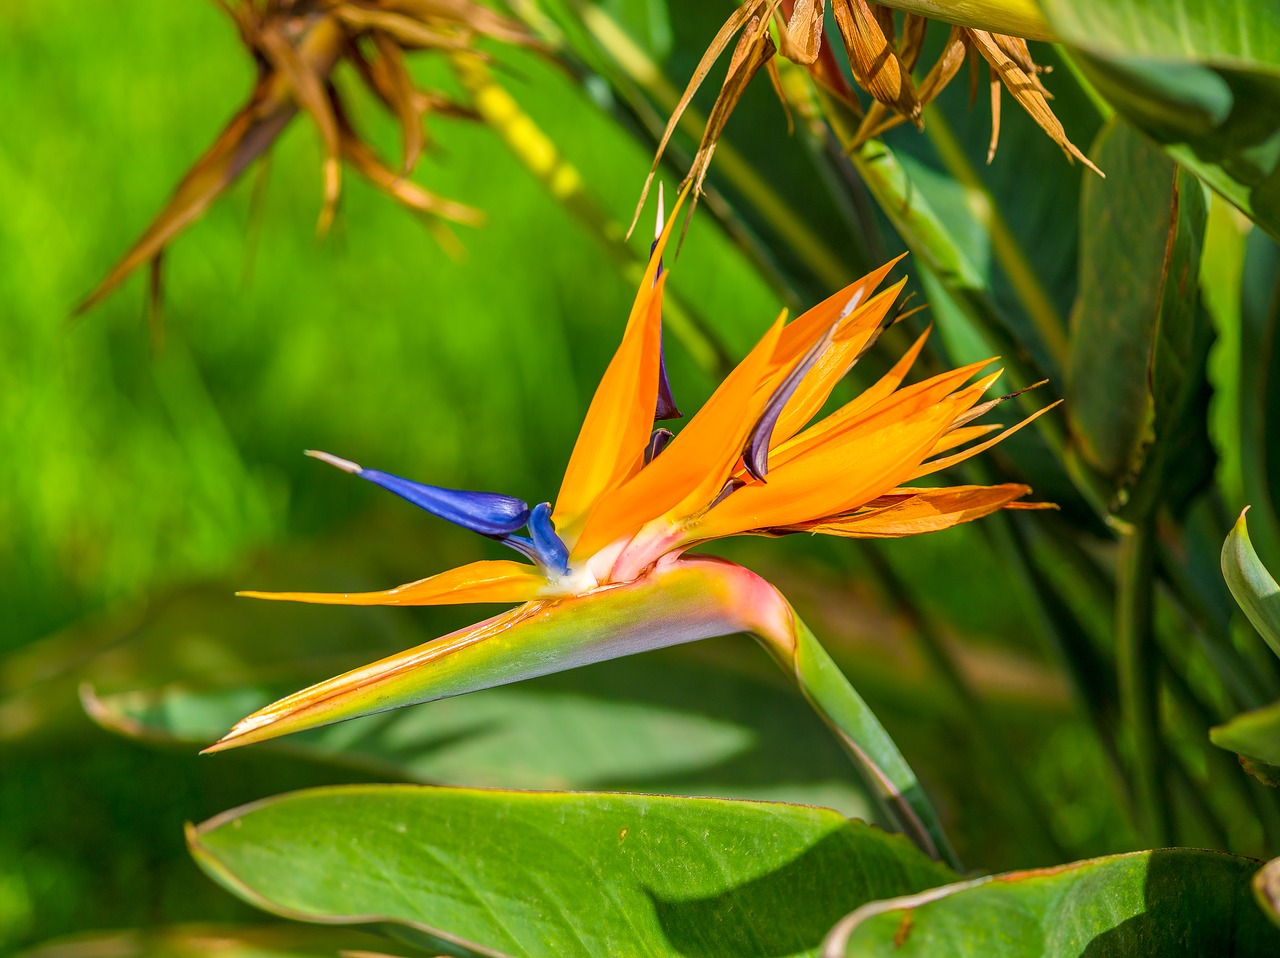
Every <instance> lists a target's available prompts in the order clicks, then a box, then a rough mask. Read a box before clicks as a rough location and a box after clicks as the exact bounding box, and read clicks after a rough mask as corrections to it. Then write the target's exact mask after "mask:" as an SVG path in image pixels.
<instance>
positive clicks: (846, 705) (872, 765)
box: [757, 614, 962, 871]
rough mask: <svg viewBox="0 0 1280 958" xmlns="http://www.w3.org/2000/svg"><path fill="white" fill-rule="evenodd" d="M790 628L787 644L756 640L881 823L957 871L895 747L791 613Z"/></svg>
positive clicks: (952, 852) (924, 797) (943, 836)
mask: <svg viewBox="0 0 1280 958" xmlns="http://www.w3.org/2000/svg"><path fill="white" fill-rule="evenodd" d="M793 623H794V625H793V627H794V634H793V637H792V638H793V641H792V642H781V641H779V640H778V637H775V636H771V635H764V634H759V633H758V634H757V638H759V640H760V642H761V644H763V645H764V646H765V648H766V649H767V650H768V651H769V653H770V655H772V656H773V657H774V659H775V660H777V662H778V664H779V665H781V666H782V668H783V670H784V671H786V672H787V673H788V674H789V675H790V676H791V678H792V679H793V680H794V681H795V683H796V685H797V686H799V688H800V691H801V692H802V693H803V694H804V697H805V698H806V699H808V700H809V703H810V704H811V705H812V706H813V707H814V709H816V710H817V712H818V714H819V715H821V716H822V718H823V720H824V721H825V722H826V723H827V725H828V726H829V727H830V728H831V730H832V731H833V732H835V734H836V737H837V738H839V740H840V742H841V743H842V744H843V745H844V747H845V748H846V749H847V750H848V752H849V753H850V755H851V756H852V757H853V759H854V763H855V764H856V765H857V767H858V769H859V771H860V773H861V774H862V777H863V779H864V780H865V782H866V784H867V788H868V790H869V791H870V793H871V794H872V795H873V796H875V798H876V800H877V801H878V802H879V804H880V806H881V809H882V810H883V813H884V815H885V817H886V818H887V820H888V821H890V822H893V823H894V824H895V825H896V826H897V828H898V830H899V831H901V832H903V833H904V834H905V835H906V836H907V837H908V838H910V839H911V840H912V841H913V842H915V844H916V845H917V846H918V847H919V848H920V849H921V850H922V851H924V852H925V853H926V854H928V855H930V856H931V857H933V858H935V859H937V860H939V861H942V862H945V863H946V864H947V865H949V866H951V867H952V868H954V869H956V870H957V871H961V870H962V866H961V864H960V860H959V858H957V857H956V853H955V850H954V849H953V848H952V847H951V843H950V841H948V839H947V836H946V833H945V832H944V831H943V830H942V823H941V822H940V821H939V820H938V815H937V812H936V811H934V808H933V805H932V804H931V803H930V801H929V798H928V796H927V795H925V792H924V788H923V787H922V786H921V784H920V782H919V780H918V779H917V778H916V776H915V773H914V772H913V771H912V770H911V767H910V766H909V765H908V764H907V761H906V759H905V758H903V757H902V753H901V752H900V751H898V746H897V745H895V744H894V742H893V739H891V738H890V737H889V733H888V732H886V731H885V728H884V726H883V725H881V724H880V720H879V719H877V718H876V717H875V714H874V713H873V712H872V711H871V709H870V708H869V707H868V706H867V703H866V702H864V701H863V700H862V696H860V695H859V694H858V693H857V692H856V691H854V688H853V686H852V685H850V684H849V680H848V679H846V678H845V676H844V673H842V672H841V671H840V668H839V667H838V666H837V665H836V664H835V662H833V661H832V659H831V656H830V655H828V654H827V651H826V649H824V648H823V647H822V645H821V644H820V643H819V642H818V640H817V638H815V637H814V634H813V633H812V632H810V631H809V628H808V626H806V625H805V624H804V623H803V622H802V621H800V618H799V617H798V616H794V614H793Z"/></svg>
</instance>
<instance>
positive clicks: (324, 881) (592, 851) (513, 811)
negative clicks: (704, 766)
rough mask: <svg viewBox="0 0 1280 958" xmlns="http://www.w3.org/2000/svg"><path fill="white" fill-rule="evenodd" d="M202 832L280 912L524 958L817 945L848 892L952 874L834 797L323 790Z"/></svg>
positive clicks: (219, 856) (223, 872)
mask: <svg viewBox="0 0 1280 958" xmlns="http://www.w3.org/2000/svg"><path fill="white" fill-rule="evenodd" d="M189 841H190V845H191V849H192V852H193V854H194V855H195V857H196V860H197V862H199V864H200V865H201V866H202V867H203V868H204V869H205V871H207V872H208V873H209V874H210V875H211V876H212V877H213V878H214V879H216V880H217V881H219V882H221V883H222V884H223V885H224V886H225V887H227V888H228V889H229V890H231V891H232V892H234V893H235V894H237V895H239V896H240V897H242V898H244V899H245V900H247V901H249V902H251V903H252V904H254V905H257V906H258V907H260V908H264V909H266V910H268V911H271V912H273V913H275V914H278V915H283V916H286V917H290V918H299V919H304V920H308V921H323V922H328V923H349V924H361V925H367V924H378V923H391V924H394V925H396V926H399V930H401V931H408V932H414V933H416V936H417V940H420V941H422V942H424V943H428V942H429V943H433V944H436V945H437V946H439V947H448V948H449V949H450V951H451V953H456V952H458V951H463V952H466V951H467V950H468V949H469V950H470V951H472V952H475V953H479V954H483V955H511V956H523V958H541V956H547V958H552V956H554V958H575V956H582V958H599V956H601V955H624V954H626V955H645V956H654V958H656V956H663V955H673V956H674V955H683V956H691V955H708V956H709V955H725V956H728V955H733V956H737V958H749V956H766V955H768V956H776V958H781V956H787V955H815V954H816V953H817V948H818V946H819V944H820V942H821V940H822V937H823V935H824V934H826V931H827V929H828V928H830V926H831V924H832V923H833V922H835V921H836V920H837V919H838V918H839V917H840V916H841V915H842V914H845V913H846V912H847V911H848V910H849V909H850V908H853V907H857V906H858V905H860V904H863V903H865V902H868V901H873V900H875V899H877V898H882V897H885V896H887V895H900V894H907V893H910V892H913V891H920V890H922V889H924V888H928V887H931V886H933V885H935V884H937V883H938V882H942V881H947V880H948V878H949V877H950V876H953V875H954V873H952V872H950V871H948V870H947V869H946V868H944V867H942V866H941V865H938V864H936V863H934V862H932V861H930V860H929V859H927V858H926V857H925V856H924V855H922V854H921V853H919V852H918V851H916V850H915V849H914V848H913V847H912V846H911V845H910V843H909V842H908V841H907V840H906V839H904V838H902V837H900V836H891V835H887V834H885V833H883V832H881V831H879V830H878V829H875V828H872V827H870V826H867V825H864V824H862V823H860V822H856V821H849V820H846V819H845V818H843V817H842V816H841V815H839V814H837V813H836V812H833V811H830V810H828V809H821V808H807V807H804V806H798V805H780V804H770V803H762V802H729V801H723V800H718V799H688V798H670V797H664V796H649V795H623V794H590V793H554V792H541V793H538V792H502V791H477V790H472V789H447V788H432V787H424V786H407V785H406V786H353V787H344V788H329V789H314V790H310V791H304V792H295V793H294V794H292V795H285V796H281V797H278V798H274V799H269V800H267V801H265V802H260V803H257V804H254V805H250V806H246V807H245V808H241V809H237V810H235V811H233V812H229V813H227V814H225V815H221V816H219V817H217V818H215V819H212V820H211V821H209V822H206V823H205V824H203V825H201V826H199V827H198V828H192V829H191V830H190V833H189Z"/></svg>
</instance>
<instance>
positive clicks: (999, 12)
mask: <svg viewBox="0 0 1280 958" xmlns="http://www.w3.org/2000/svg"><path fill="white" fill-rule="evenodd" d="M879 2H880V3H881V4H882V5H884V6H886V7H889V8H890V9H891V10H903V11H905V12H907V13H918V14H921V15H922V16H926V17H931V18H932V19H935V20H942V21H944V22H946V23H958V24H960V25H961V26H962V27H976V28H977V29H979V30H989V31H990V32H992V33H1005V34H1008V35H1010V36H1015V37H1026V38H1027V39H1028V40H1052V39H1054V35H1053V28H1052V27H1051V26H1049V21H1048V20H1047V19H1046V18H1045V15H1044V12H1043V11H1042V10H1041V9H1040V5H1039V4H1038V3H1036V0H879Z"/></svg>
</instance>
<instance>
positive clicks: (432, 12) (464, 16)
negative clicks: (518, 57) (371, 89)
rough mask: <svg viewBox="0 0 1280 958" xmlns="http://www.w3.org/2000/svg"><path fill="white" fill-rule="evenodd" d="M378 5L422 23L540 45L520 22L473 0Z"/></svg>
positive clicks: (400, 0)
mask: <svg viewBox="0 0 1280 958" xmlns="http://www.w3.org/2000/svg"><path fill="white" fill-rule="evenodd" d="M376 5H377V6H380V7H385V8H387V9H389V10H392V11H396V12H399V13H403V14H405V15H406V16H409V17H413V18H416V19H419V20H422V21H423V22H431V21H435V22H437V23H445V24H448V23H453V24H459V25H462V26H465V27H466V28H467V29H468V30H473V31H475V32H476V33H478V34H481V35H483V36H486V37H489V38H491V39H493V40H499V41H501V42H502V43H508V44H512V45H515V46H536V45H537V41H536V40H534V38H533V37H532V36H531V35H530V33H529V31H528V30H526V29H525V28H524V26H522V25H521V24H520V23H519V22H517V21H515V20H512V19H511V18H510V17H504V16H503V15H502V14H500V13H498V12H497V11H496V10H493V9H491V8H489V7H486V6H484V5H483V4H480V3H475V2H473V0H380V2H378V3H377V4H376Z"/></svg>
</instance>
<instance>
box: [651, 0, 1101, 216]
mask: <svg viewBox="0 0 1280 958" xmlns="http://www.w3.org/2000/svg"><path fill="white" fill-rule="evenodd" d="M831 6H832V11H833V13H834V15H835V21H836V26H837V27H838V29H839V35H840V39H841V41H842V42H843V46H844V48H845V52H846V53H847V55H848V61H849V67H850V71H851V73H852V78H853V81H854V83H856V85H857V86H858V87H860V88H861V89H862V90H864V91H865V92H866V93H868V94H870V96H871V103H870V105H869V106H868V107H867V108H866V111H865V113H864V111H863V108H862V105H861V104H860V103H859V102H858V100H857V98H856V96H855V95H854V93H853V87H852V86H851V85H850V84H849V82H848V81H847V80H846V79H845V76H844V74H843V72H842V71H841V68H840V66H839V64H838V61H837V60H836V58H835V57H834V56H833V55H832V48H831V46H830V44H824V43H823V39H824V27H823V15H824V12H825V8H826V2H825V0H772V2H767V0H748V2H746V3H743V4H742V5H741V6H739V7H738V9H737V10H735V11H734V12H733V14H732V15H731V16H730V17H729V19H728V20H726V21H725V23H724V26H722V27H721V28H720V30H719V32H718V33H717V34H716V36H715V39H714V40H712V42H711V44H710V46H708V47H707V50H706V52H705V53H704V54H703V57H702V60H701V61H700V62H699V63H698V67H697V69H696V70H695V71H694V74H693V78H692V79H691V80H690V82H689V85H688V87H687V88H686V89H685V91H684V95H683V96H682V97H681V98H680V101H679V103H678V104H677V105H676V108H675V110H674V111H673V112H672V115H671V119H670V121H669V122H668V124H667V128H666V130H665V132H664V133H663V136H662V139H661V141H660V142H659V144H658V150H657V154H656V156H655V157H654V161H653V167H652V168H651V169H650V171H649V177H648V179H647V180H646V181H645V186H644V189H643V191H642V193H641V197H640V203H639V204H638V205H637V207H636V218H637V219H638V218H639V215H640V210H641V209H642V208H643V206H644V201H645V197H646V196H647V195H648V191H649V185H650V183H651V182H652V180H653V176H654V173H655V172H656V171H657V168H658V163H659V162H660V161H661V159H662V155H663V153H664V152H665V151H666V148H667V144H668V143H669V142H670V139H671V135H672V133H673V132H674V131H675V128H676V125H677V123H678V122H679V120H680V117H681V116H682V115H683V114H684V112H685V110H687V109H688V107H689V103H690V102H691V101H692V99H693V96H694V94H695V93H696V92H697V91H698V89H699V88H700V87H701V86H702V84H703V82H704V81H705V80H706V78H707V75H708V74H709V73H710V71H711V69H712V67H713V66H714V65H715V62H716V61H717V60H718V59H719V58H720V56H721V54H722V53H723V52H724V51H725V50H726V49H728V47H729V43H730V41H731V40H732V39H733V37H734V36H735V35H739V40H738V43H737V44H736V46H735V47H734V54H733V58H732V61H731V63H730V67H729V70H728V73H727V76H726V78H725V81H724V85H723V86H722V87H721V90H720V95H719V97H718V98H717V99H716V102H715V104H714V106H713V107H712V109H711V114H710V118H709V119H708V122H707V126H706V129H705V131H704V132H703V136H702V140H701V142H700V143H699V145H698V151H697V154H696V155H695V157H694V161H693V165H692V166H691V168H690V170H689V173H688V175H687V177H686V179H685V182H686V183H693V184H694V199H695V202H696V199H697V195H698V194H699V193H700V192H701V189H702V184H703V182H704V181H705V179H706V175H707V167H708V164H709V163H710V161H711V156H712V154H713V153H714V152H715V146H716V141H717V140H718V139H719V137H720V136H721V135H722V133H723V132H724V128H725V125H726V123H727V121H728V118H729V114H730V113H732V111H733V109H734V107H735V106H737V104H738V102H739V101H740V100H741V98H742V94H743V90H744V87H745V85H746V83H747V82H748V81H750V79H751V78H752V77H753V76H754V75H755V73H756V72H757V71H758V70H759V68H760V67H761V66H763V65H765V64H766V63H768V62H769V60H770V57H772V55H773V53H774V45H773V43H772V42H768V34H767V33H765V32H764V30H763V28H764V26H767V23H768V21H769V20H770V19H772V20H773V22H774V29H775V31H776V34H777V52H779V53H781V54H782V56H784V57H786V58H787V59H788V60H791V61H792V62H793V63H796V64H798V65H800V66H802V67H804V68H805V70H807V71H808V73H809V75H810V76H811V77H812V78H813V80H814V82H815V83H817V84H819V85H820V86H821V87H823V89H825V90H827V91H829V92H830V93H832V94H833V95H834V96H836V97H837V98H838V99H839V100H840V101H841V102H842V103H844V104H845V105H846V106H847V107H849V108H850V109H851V110H852V111H854V113H855V114H856V115H859V116H861V117H862V120H861V123H860V124H859V126H858V130H857V132H856V133H855V134H854V137H853V140H852V142H850V143H848V144H846V146H847V147H848V148H849V149H851V150H853V149H857V148H858V147H859V146H861V145H862V144H863V143H865V142H866V141H867V140H869V139H872V138H873V137H877V136H880V135H881V134H883V133H884V132H886V131H887V130H890V129H892V128H893V127H895V126H897V125H899V124H901V123H904V122H910V123H913V124H915V125H916V126H918V127H921V126H923V125H924V118H923V111H924V108H925V107H926V106H928V105H929V104H930V103H931V102H933V100H935V99H936V98H937V97H938V95H939V94H940V93H941V92H942V91H943V90H944V89H945V88H946V86H947V84H949V83H950V82H951V81H952V80H953V79H954V78H955V76H956V74H957V73H959V72H960V67H961V66H963V65H964V61H965V58H966V56H968V57H969V58H970V61H971V63H972V65H973V69H974V72H973V80H972V83H973V85H972V88H971V91H970V102H971V105H972V102H973V101H974V100H976V98H977V91H978V85H979V83H980V82H981V81H980V79H979V76H978V72H977V71H978V64H979V63H980V62H981V60H985V61H986V62H987V64H988V66H989V68H990V71H991V108H992V133H991V148H990V155H989V157H988V159H990V157H991V156H994V154H995V149H996V144H997V143H998V141H999V136H1000V99H1001V95H1000V94H1001V89H1000V88H1001V87H1004V89H1006V90H1007V91H1008V92H1009V94H1010V95H1011V96H1012V97H1013V98H1014V100H1016V101H1017V103H1018V105H1019V106H1021V107H1022V108H1023V109H1024V110H1026V111H1027V113H1028V114H1029V115H1030V116H1031V118H1032V119H1033V120H1035V121H1036V123H1037V124H1039V126H1040V127H1041V129H1043V130H1044V131H1045V132H1046V133H1047V134H1048V135H1049V136H1050V137H1051V138H1052V139H1053V141H1054V142H1055V143H1057V144H1058V145H1059V146H1060V147H1062V149H1063V150H1064V151H1065V152H1066V153H1067V155H1068V156H1069V157H1071V158H1074V159H1077V160H1079V161H1080V162H1081V163H1083V164H1084V165H1085V166H1087V167H1088V168H1089V169H1091V170H1093V171H1094V172H1095V173H1098V174H1099V175H1101V171H1099V170H1098V169H1097V167H1095V166H1094V165H1093V164H1092V163H1091V162H1090V161H1089V159H1088V158H1087V157H1086V156H1085V155H1084V154H1083V153H1082V152H1081V151H1080V150H1079V149H1077V148H1076V146H1075V145H1074V144H1073V143H1072V142H1071V140H1070V139H1069V138H1068V137H1067V135H1066V131H1065V130H1064V129H1063V126H1062V124H1061V122H1059V120H1058V118H1057V117H1056V116H1055V115H1054V113H1053V110H1052V109H1050V107H1049V102H1048V101H1049V100H1050V99H1052V96H1051V95H1050V93H1049V91H1048V90H1047V89H1046V88H1045V86H1044V84H1043V83H1042V82H1041V80H1040V75H1041V74H1043V73H1046V72H1048V68H1046V67H1043V66H1041V65H1039V64H1037V63H1036V62H1035V60H1034V59H1033V58H1032V55H1031V50H1030V48H1029V47H1028V46H1027V42H1026V40H1024V39H1023V38H1021V37H1014V36H1005V35H1002V34H994V33H989V32H986V31H983V30H977V29H973V28H971V27H965V26H959V25H950V33H949V34H948V36H947V40H946V43H945V44H944V45H943V48H942V52H941V54H940V55H939V56H938V59H937V60H936V61H935V62H934V63H932V64H930V65H929V66H928V68H927V69H925V68H924V66H923V65H921V63H920V57H921V54H922V53H923V50H924V44H925V34H926V32H927V29H928V26H929V20H928V19H927V18H925V17H923V16H921V15H919V14H914V13H903V14H901V15H900V18H899V15H898V14H897V13H896V12H895V11H894V10H892V9H891V8H889V7H887V6H884V5H882V4H878V3H872V2H870V0H831ZM979 58H981V59H979ZM770 68H771V69H772V66H771V67H770ZM917 68H920V69H921V70H924V75H923V77H920V78H919V79H917V73H916V71H917ZM775 87H777V84H776V83H775ZM784 105H785V103H784ZM632 225H633V227H634V222H633V224H632Z"/></svg>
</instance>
